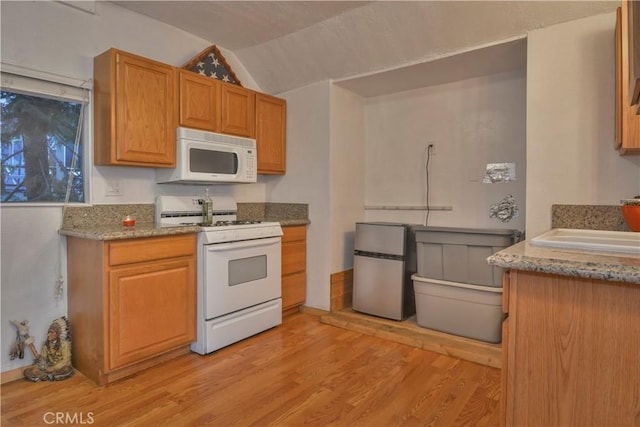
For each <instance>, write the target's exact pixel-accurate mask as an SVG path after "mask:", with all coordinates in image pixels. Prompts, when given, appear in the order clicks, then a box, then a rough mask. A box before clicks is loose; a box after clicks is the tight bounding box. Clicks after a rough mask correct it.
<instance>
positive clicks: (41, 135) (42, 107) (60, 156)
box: [0, 91, 84, 203]
mask: <svg viewBox="0 0 640 427" xmlns="http://www.w3.org/2000/svg"><path fill="white" fill-rule="evenodd" d="M0 104H1V107H2V116H0V132H1V141H2V163H1V168H2V170H1V181H0V186H1V191H0V200H1V201H2V202H44V203H46V202H52V203H53V202H64V201H65V198H66V193H67V183H68V179H69V175H71V177H72V181H71V188H70V195H69V202H84V183H83V171H82V161H81V159H82V144H78V145H77V150H76V146H75V141H76V134H77V132H78V127H79V126H81V123H79V121H80V120H81V103H79V102H72V101H66V100H60V99H51V98H46V97H40V96H37V95H25V94H21V93H15V92H10V91H2V92H1V98H0ZM76 151H77V152H76ZM74 156H77V158H76V160H75V167H74V168H72V165H73V162H74Z"/></svg>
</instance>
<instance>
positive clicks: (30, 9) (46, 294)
mask: <svg viewBox="0 0 640 427" xmlns="http://www.w3.org/2000/svg"><path fill="white" fill-rule="evenodd" d="M0 7H1V19H2V21H1V27H0V29H1V43H2V44H1V54H2V58H1V60H2V61H3V62H4V63H9V64H13V65H18V66H22V67H27V68H32V69H36V70H41V71H45V72H48V73H54V74H60V75H63V76H67V77H73V78H77V79H82V80H85V79H90V78H91V77H92V74H93V57H94V56H96V55H98V54H100V53H102V52H103V51H105V50H107V49H108V48H110V47H116V48H119V49H123V50H126V51H129V52H132V53H136V54H139V55H142V56H145V57H148V58H152V59H155V60H158V61H162V62H165V63H168V64H172V65H176V66H181V65H182V64H184V63H185V62H187V61H188V60H189V59H190V58H192V57H193V56H195V55H197V54H198V53H199V52H201V51H202V50H203V49H205V48H206V47H208V46H210V43H209V42H207V41H205V40H202V39H199V38H197V37H194V36H193V35H190V34H187V33H185V32H183V31H180V30H177V29H176V28H173V27H170V26H167V25H164V24H161V23H159V22H157V21H153V20H151V19H148V18H145V17H144V16H142V15H138V14H136V13H132V12H129V11H127V10H126V9H123V8H120V7H118V6H115V5H113V4H111V3H109V2H96V13H95V14H91V13H86V12H83V11H80V10H77V9H74V8H71V7H69V6H66V5H63V4H61V3H58V2H51V1H46V2H44V1H38V2H7V1H3V2H1V3H0ZM221 51H222V52H223V54H224V55H225V58H226V59H227V61H228V62H229V63H230V65H231V66H232V68H233V69H234V72H236V74H237V75H238V77H239V78H240V80H241V81H242V82H243V84H244V85H245V86H247V87H251V88H253V89H259V88H257V86H256V85H255V82H254V81H253V79H252V78H251V76H250V75H249V74H248V73H247V71H246V70H245V69H244V67H242V65H241V64H240V63H238V62H237V60H236V58H235V56H234V55H233V54H232V53H230V52H228V51H226V50H224V48H221ZM90 115H91V114H89V116H90ZM88 122H89V123H88V125H89V126H90V124H91V123H90V122H91V120H89V121H88ZM87 135H88V136H89V138H88V140H86V141H85V142H84V143H85V144H87V146H89V147H90V146H91V128H90V127H89V128H88V132H87ZM89 155H90V151H89ZM89 170H90V174H91V193H92V200H91V201H92V203H95V204H122V203H153V202H154V200H155V196H156V195H158V194H193V193H197V194H199V193H200V192H203V191H204V190H203V188H202V187H197V186H179V185H156V184H155V171H154V170H153V169H148V168H131V167H126V168H124V167H93V166H90V168H89ZM110 179H117V180H120V181H121V182H122V183H123V188H124V194H123V195H122V196H118V197H105V195H104V193H105V188H106V181H107V180H110ZM265 189H266V186H265V184H264V183H262V182H259V183H257V184H250V185H235V186H230V185H221V186H213V187H211V190H212V193H213V194H221V195H222V194H224V195H233V196H235V197H236V199H237V200H238V201H250V202H261V201H264V200H265V191H266V190H265ZM0 214H1V221H2V222H1V227H2V236H1V251H2V254H1V255H2V266H1V281H2V315H1V320H0V322H1V324H0V334H1V337H2V338H1V343H0V351H1V352H2V355H1V360H2V366H1V370H2V372H4V371H8V370H11V369H16V368H19V367H21V366H24V365H26V364H30V363H31V360H32V359H31V354H27V356H26V358H25V359H24V360H14V361H10V360H9V357H8V353H9V348H10V345H11V343H12V342H13V340H14V339H15V328H14V327H13V326H12V325H10V323H9V320H24V319H27V320H29V321H30V323H31V334H32V335H33V336H34V337H35V339H36V342H37V343H38V347H40V343H41V342H42V341H44V339H45V338H46V330H47V327H48V326H49V323H50V322H51V321H52V320H53V319H55V318H56V317H58V316H60V315H62V314H66V312H67V306H66V293H65V294H64V295H63V296H62V298H59V299H58V298H55V295H54V292H55V281H56V279H57V278H58V275H59V274H62V276H63V279H64V280H65V285H66V258H65V254H66V247H65V239H64V238H61V237H60V236H59V235H58V233H57V230H58V228H59V226H60V218H61V208H60V207H49V208H43V207H13V206H10V205H6V204H4V205H2V207H1V212H0ZM70 320H71V321H73V319H70Z"/></svg>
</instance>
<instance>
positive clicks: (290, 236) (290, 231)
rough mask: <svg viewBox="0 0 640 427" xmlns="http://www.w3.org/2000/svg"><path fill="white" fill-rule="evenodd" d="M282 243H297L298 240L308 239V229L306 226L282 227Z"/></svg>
mask: <svg viewBox="0 0 640 427" xmlns="http://www.w3.org/2000/svg"><path fill="white" fill-rule="evenodd" d="M282 232H283V233H284V235H283V236H282V243H287V242H295V241H298V240H306V239H307V227H306V226H289V227H282Z"/></svg>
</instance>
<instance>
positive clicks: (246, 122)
mask: <svg viewBox="0 0 640 427" xmlns="http://www.w3.org/2000/svg"><path fill="white" fill-rule="evenodd" d="M220 94H221V103H222V105H221V110H222V121H221V123H220V132H222V133H228V134H231V135H238V136H246V137H249V138H253V137H254V136H255V117H256V112H255V106H256V104H255V102H256V97H255V93H254V92H253V91H250V90H248V89H245V88H243V87H240V86H236V85H233V84H229V83H220Z"/></svg>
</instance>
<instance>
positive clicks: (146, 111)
mask: <svg viewBox="0 0 640 427" xmlns="http://www.w3.org/2000/svg"><path fill="white" fill-rule="evenodd" d="M174 72H175V71H174V68H173V67H171V66H169V65H166V64H161V63H158V62H155V61H151V60H146V59H144V58H140V57H137V56H134V55H129V54H126V53H123V52H118V53H117V54H116V94H115V102H116V118H115V120H116V150H115V160H116V162H115V163H116V164H117V163H120V162H122V163H131V164H137V165H141V166H142V165H151V166H154V167H155V166H167V167H174V166H175V157H176V156H175V153H176V136H175V132H176V129H175V128H176V119H175V108H176V107H175V95H174V93H175V92H174V91H175V74H174Z"/></svg>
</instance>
